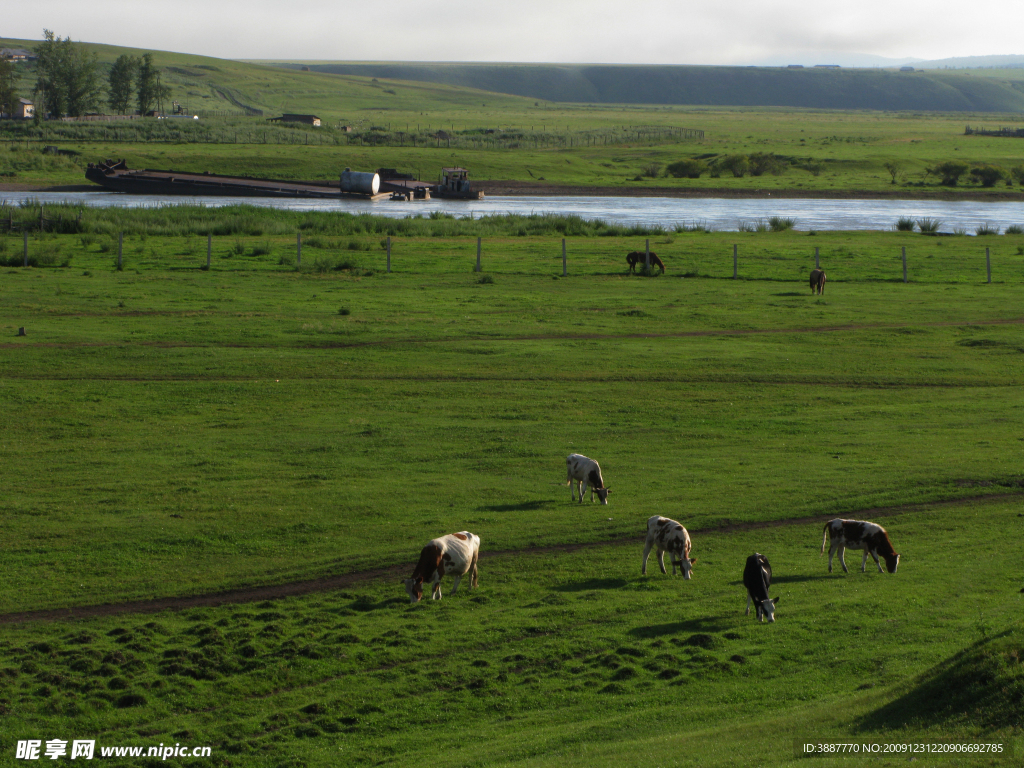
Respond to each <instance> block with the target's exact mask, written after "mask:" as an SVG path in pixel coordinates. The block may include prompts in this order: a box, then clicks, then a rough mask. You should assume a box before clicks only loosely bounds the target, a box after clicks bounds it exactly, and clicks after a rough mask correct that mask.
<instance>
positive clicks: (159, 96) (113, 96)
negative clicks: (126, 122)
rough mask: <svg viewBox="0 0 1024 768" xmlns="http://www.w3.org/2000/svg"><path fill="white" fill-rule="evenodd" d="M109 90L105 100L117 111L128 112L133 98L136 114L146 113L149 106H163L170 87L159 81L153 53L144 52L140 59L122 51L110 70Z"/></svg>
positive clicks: (157, 107)
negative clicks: (137, 112)
mask: <svg viewBox="0 0 1024 768" xmlns="http://www.w3.org/2000/svg"><path fill="white" fill-rule="evenodd" d="M108 94H109V98H108V100H107V103H108V104H109V105H110V108H111V109H112V110H114V111H115V112H117V113H118V114H119V115H124V114H127V113H128V110H129V109H130V108H131V105H132V100H133V99H134V100H135V105H136V107H137V109H138V111H139V114H140V115H145V114H146V113H148V112H149V111H150V110H153V109H163V104H164V102H165V101H166V100H167V99H169V98H170V96H171V89H170V88H169V87H168V86H166V85H164V84H163V83H162V82H160V70H158V69H157V68H156V67H155V66H153V54H151V53H144V54H142V58H141V59H140V58H137V57H135V56H129V55H128V54H122V55H121V56H118V57H117V61H115V62H114V66H113V67H112V68H111V70H110V87H109V89H108Z"/></svg>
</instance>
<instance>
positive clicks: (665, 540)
mask: <svg viewBox="0 0 1024 768" xmlns="http://www.w3.org/2000/svg"><path fill="white" fill-rule="evenodd" d="M655 547H657V550H658V565H660V566H661V572H662V573H668V571H666V570H665V553H666V552H668V556H669V560H670V561H671V562H672V575H673V576H675V575H676V567H677V566H678V567H679V572H680V573H681V574H683V578H684V579H689V578H690V573H691V572H692V571H693V564H694V563H696V562H697V558H695V557H690V534H689V533H687V531H686V529H685V528H684V527H683V526H682V525H680V524H679V523H677V522H676V521H675V520H672V519H670V518H667V517H662V516H661V515H655V516H654V517H652V518H650V519H649V520H648V521H647V542H646V543H645V544H644V559H643V563H642V564H641V566H640V573H642V574H643V575H645V576H646V575H647V558H648V557H650V555H651V550H652V549H654V548H655Z"/></svg>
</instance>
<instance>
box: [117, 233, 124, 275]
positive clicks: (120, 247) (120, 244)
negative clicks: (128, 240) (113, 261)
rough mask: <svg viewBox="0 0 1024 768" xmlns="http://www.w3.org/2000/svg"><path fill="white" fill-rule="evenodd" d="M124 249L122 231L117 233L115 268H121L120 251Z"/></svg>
mask: <svg viewBox="0 0 1024 768" xmlns="http://www.w3.org/2000/svg"><path fill="white" fill-rule="evenodd" d="M123 251H124V232H118V233H117V268H118V269H121V267H122V266H123V265H122V263H121V253H122V252H123Z"/></svg>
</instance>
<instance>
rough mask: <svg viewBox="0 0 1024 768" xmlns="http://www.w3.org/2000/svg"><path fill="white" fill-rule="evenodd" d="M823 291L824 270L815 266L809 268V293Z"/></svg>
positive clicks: (821, 292) (820, 292)
mask: <svg viewBox="0 0 1024 768" xmlns="http://www.w3.org/2000/svg"><path fill="white" fill-rule="evenodd" d="M815 293H817V294H823V293H825V270H824V269H818V268H817V267H815V268H814V269H812V270H811V294H812V295H813V294H815Z"/></svg>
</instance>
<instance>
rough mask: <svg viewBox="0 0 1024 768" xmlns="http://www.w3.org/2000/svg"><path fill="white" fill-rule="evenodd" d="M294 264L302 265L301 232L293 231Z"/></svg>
mask: <svg viewBox="0 0 1024 768" xmlns="http://www.w3.org/2000/svg"><path fill="white" fill-rule="evenodd" d="M295 266H296V267H301V266H302V233H301V232H296V233H295Z"/></svg>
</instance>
